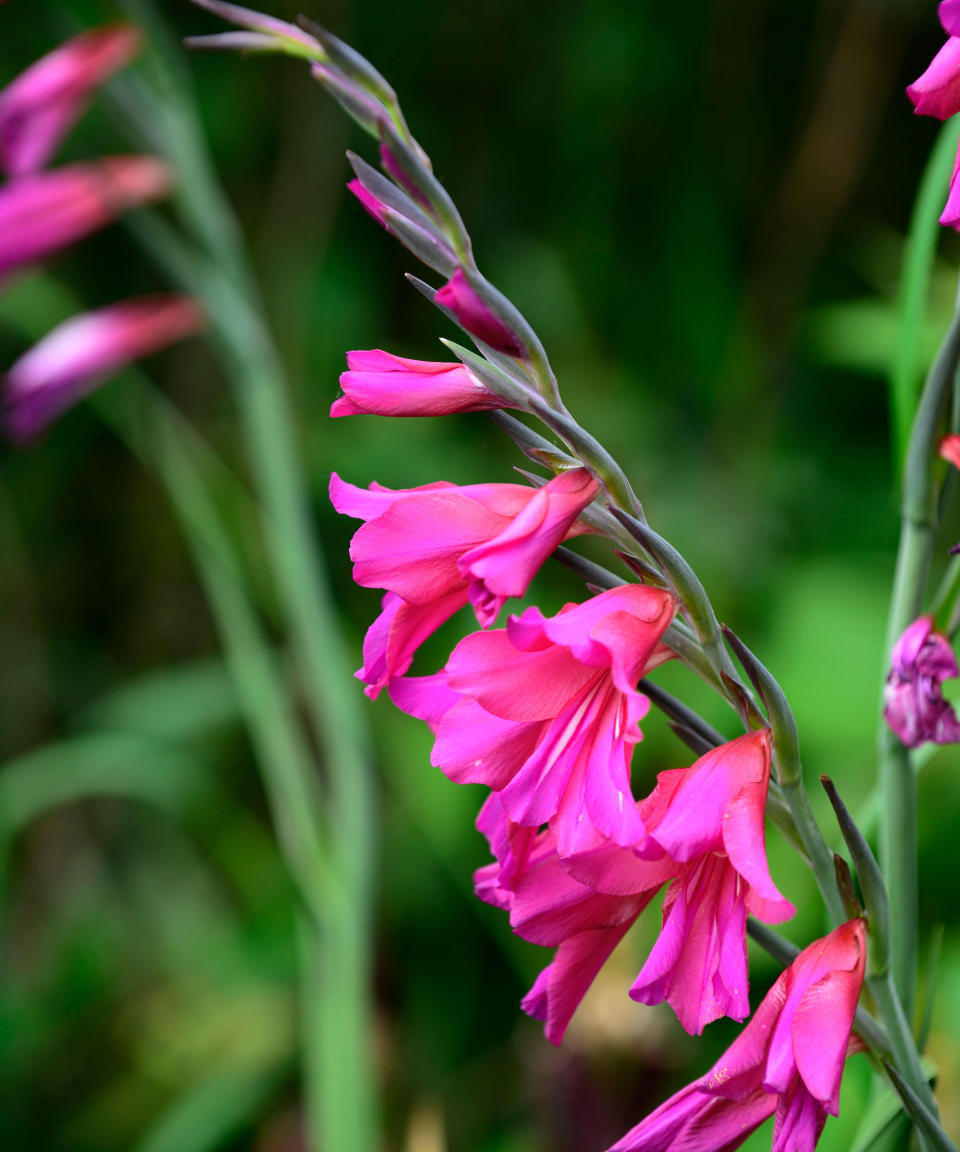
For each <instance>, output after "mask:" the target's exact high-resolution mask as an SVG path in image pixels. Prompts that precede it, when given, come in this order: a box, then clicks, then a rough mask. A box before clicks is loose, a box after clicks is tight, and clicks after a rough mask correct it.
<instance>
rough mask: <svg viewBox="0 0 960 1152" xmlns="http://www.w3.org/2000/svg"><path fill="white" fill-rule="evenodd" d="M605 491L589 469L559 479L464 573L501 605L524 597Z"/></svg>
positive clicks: (470, 556)
mask: <svg viewBox="0 0 960 1152" xmlns="http://www.w3.org/2000/svg"><path fill="white" fill-rule="evenodd" d="M599 490H600V485H599V484H598V483H597V481H596V480H594V479H593V477H592V476H591V475H590V473H589V472H587V470H586V469H585V468H577V469H575V470H574V471H573V472H563V473H561V474H560V475H559V476H555V477H554V478H553V479H552V480H551V481H550V482H549V483H548V484H545V485H544V487H543V488H540V489H538V490H537V491H536V492H535V493H534V494H533V496H532V497H531V499H530V500H529V501H528V502H527V504H526V507H525V508H524V509H523V510H522V511H521V512H520V513H519V515H517V516H516V517H515V518H514V519H513V520H512V521H511V522H510V523H509V524H508V525H507V526H506V528H504V529H503V531H502V532H500V533H499V534H498V535H497V536H494V537H491V538H490V539H488V540H486V541H484V542H483V543H481V544H478V545H477V546H476V547H475V548H472V549H471V550H470V551H469V552H465V553H464V554H463V555H462V556H461V557H460V561H459V564H460V570H461V572H462V573H463V574H464V576H466V577H469V578H470V579H472V580H474V581H477V582H479V583H480V584H482V585H483V586H484V587H485V589H486V590H487V591H488V592H490V593H492V594H493V595H494V596H497V597H499V598H500V599H501V600H503V599H506V598H507V597H509V596H522V595H523V594H524V593H525V592H526V590H527V588H528V587H529V585H530V581H531V580H532V579H533V577H534V576H535V575H536V574H537V572H538V571H539V569H540V567H541V565H542V564H543V562H544V560H546V558H547V557H548V556H549V555H550V553H551V552H553V550H554V549H555V548H556V547H557V546H558V545H559V544H560V543H561V542H562V541H563V540H564V538H565V537H566V536H567V534H568V533H569V531H570V529H571V528H572V527H573V524H574V521H575V520H576V518H577V517H578V516H579V515H580V513H581V512H582V511H583V510H584V508H586V507H587V505H588V504H590V503H591V501H592V500H593V498H594V497H595V496H596V494H597V492H598V491H599Z"/></svg>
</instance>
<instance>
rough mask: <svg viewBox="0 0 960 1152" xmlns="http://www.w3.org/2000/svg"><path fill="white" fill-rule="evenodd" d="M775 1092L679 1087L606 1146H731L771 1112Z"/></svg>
mask: <svg viewBox="0 0 960 1152" xmlns="http://www.w3.org/2000/svg"><path fill="white" fill-rule="evenodd" d="M776 1105H777V1098H776V1096H771V1095H769V1093H767V1092H764V1091H763V1090H762V1089H760V1090H758V1091H755V1092H753V1093H751V1094H750V1095H749V1096H747V1097H746V1098H745V1099H743V1100H737V1101H731V1100H725V1099H716V1098H714V1097H712V1096H706V1095H704V1093H703V1092H701V1091H699V1090H698V1088H697V1086H696V1085H695V1084H690V1085H688V1086H687V1087H686V1088H683V1089H681V1090H680V1091H679V1092H678V1093H676V1095H674V1096H671V1097H670V1099H669V1100H667V1101H666V1102H665V1103H664V1104H661V1105H660V1107H659V1108H658V1109H657V1110H656V1111H655V1112H651V1113H650V1115H649V1116H648V1117H647V1118H646V1119H645V1120H642V1121H641V1122H640V1123H639V1124H638V1125H637V1126H636V1127H635V1128H631V1130H630V1131H629V1132H628V1133H627V1134H626V1136H624V1137H623V1138H622V1139H621V1140H619V1141H618V1142H617V1143H616V1144H615V1145H614V1146H613V1147H612V1148H611V1149H609V1152H734V1149H736V1148H739V1147H740V1145H741V1144H742V1143H743V1142H744V1141H745V1140H746V1139H747V1137H748V1136H750V1135H751V1133H752V1132H753V1131H754V1130H755V1129H756V1128H759V1126H760V1125H761V1124H762V1123H763V1122H764V1120H766V1119H767V1118H768V1117H770V1116H772V1115H773V1113H774V1109H775V1108H776Z"/></svg>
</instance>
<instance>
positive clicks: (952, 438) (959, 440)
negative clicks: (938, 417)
mask: <svg viewBox="0 0 960 1152" xmlns="http://www.w3.org/2000/svg"><path fill="white" fill-rule="evenodd" d="M937 451H938V452H939V454H940V456H941V457H942V458H943V459H944V460H946V461H947V463H948V464H952V465H953V466H954V468H960V436H958V435H956V433H951V434H950V435H949V436H944V437H943V439H942V440H941V441H940V447H939V448H938V449H937Z"/></svg>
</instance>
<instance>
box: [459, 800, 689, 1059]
mask: <svg viewBox="0 0 960 1152" xmlns="http://www.w3.org/2000/svg"><path fill="white" fill-rule="evenodd" d="M477 827H478V828H479V829H480V831H481V832H483V834H484V835H485V836H486V837H487V840H488V842H489V844H490V850H491V852H493V854H494V856H495V857H496V862H495V863H493V864H488V865H486V866H485V867H483V868H480V869H478V870H477V872H476V873H475V874H474V887H475V889H476V893H477V895H478V896H479V897H480V899H481V900H483V901H485V902H486V903H487V904H492V905H493V906H494V907H497V908H502V909H504V910H506V911H508V912H509V913H510V924H511V927H512V928H513V930H514V932H516V933H517V935H518V936H522V937H523V939H524V940H528V941H529V942H530V943H532V944H539V945H541V946H543V947H546V948H554V949H556V951H555V953H554V956H553V959H552V960H551V962H550V963H549V964H548V965H547V966H546V968H544V969H543V971H542V972H541V973H540V975H539V976H538V977H537V979H536V981H535V983H534V985H533V987H532V988H531V989H530V991H529V992H528V993H527V995H526V996H525V997H524V998H523V1000H522V1001H521V1007H522V1008H523V1010H524V1012H526V1013H527V1015H529V1016H532V1017H533V1018H534V1019H535V1020H542V1021H543V1023H544V1033H545V1035H546V1037H547V1039H548V1040H549V1041H550V1042H551V1044H559V1043H560V1041H561V1040H562V1039H563V1035H564V1033H565V1031H566V1029H567V1025H568V1024H569V1023H570V1019H571V1017H572V1016H573V1014H574V1012H575V1011H576V1009H577V1007H578V1005H579V1004H580V1001H581V1000H582V999H583V997H584V995H585V994H586V992H587V989H588V988H589V987H590V985H591V984H592V983H593V980H594V978H595V977H596V975H597V973H598V972H599V971H600V969H601V968H602V967H603V965H604V963H605V962H606V960H607V958H608V957H609V955H610V953H611V952H612V951H613V950H614V948H616V946H617V944H619V943H620V941H621V940H622V939H623V937H624V935H625V934H626V933H627V931H628V930H629V928H630V926H631V925H632V924H633V923H634V921H635V920H636V919H637V917H638V916H639V915H640V913H641V912H642V911H643V910H644V908H646V906H647V905H648V904H649V903H650V901H651V900H652V899H653V897H654V896H655V895H656V893H657V890H658V889H659V888H660V887H661V885H662V884H663V882H664V880H665V879H667V878H668V877H669V875H670V874H671V871H672V870H673V869H674V866H673V865H672V862H660V863H658V864H650V863H648V862H646V861H642V862H639V864H638V862H637V860H636V857H634V856H633V855H632V854H631V853H629V852H628V851H627V850H626V849H624V848H620V847H618V846H617V845H614V844H612V843H609V842H608V843H607V844H606V845H605V847H604V848H602V849H601V851H602V852H603V853H604V854H605V856H606V858H607V859H608V862H609V864H610V867H611V869H617V870H618V871H619V872H620V876H621V883H622V886H623V888H624V889H625V891H624V892H623V893H621V894H618V895H616V896H610V895H605V894H603V893H600V892H596V891H594V889H592V888H590V887H588V886H587V885H585V884H580V883H579V882H578V881H577V880H575V879H574V878H573V877H572V876H570V875H569V873H568V872H566V871H565V869H564V867H563V864H562V862H561V860H560V857H559V855H558V853H557V841H556V837H555V836H554V835H553V833H552V832H550V831H543V832H537V830H536V829H534V828H523V827H522V826H520V825H518V824H514V823H513V821H511V820H510V819H509V818H508V817H507V815H506V813H505V812H504V809H503V806H502V804H501V801H500V797H499V795H498V794H497V793H496V792H493V793H491V795H490V796H489V797H488V798H487V801H486V802H485V804H484V806H483V808H482V809H481V811H480V815H479V817H478V819H477ZM627 889H629V891H628V890H627Z"/></svg>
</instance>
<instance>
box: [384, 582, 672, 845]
mask: <svg viewBox="0 0 960 1152" xmlns="http://www.w3.org/2000/svg"><path fill="white" fill-rule="evenodd" d="M675 610H676V602H675V601H674V599H673V597H672V596H671V595H670V594H669V593H667V592H664V591H662V590H661V589H657V588H651V587H648V586H645V585H639V584H628V585H623V586H621V587H618V588H613V589H611V590H610V591H608V592H603V593H601V594H600V595H599V596H595V597H593V598H592V599H590V600H587V601H586V602H585V603H583V604H568V605H567V606H566V607H565V608H564V609H562V610H561V611H560V613H559V614H558V615H556V616H553V617H551V618H546V617H544V616H543V615H542V613H541V612H540V611H539V610H538V609H536V608H528V609H527V610H526V611H525V612H524V613H523V614H522V615H520V616H511V617H510V619H509V621H508V623H507V627H506V629H500V630H498V631H494V632H485V633H484V632H480V633H475V634H474V635H472V636H468V637H467V638H466V639H465V640H463V641H461V642H460V644H458V645H457V647H456V648H455V649H454V651H453V654H452V655H451V657H450V660H449V661H448V663H447V666H446V669H445V681H444V680H443V678H442V677H441V678H427V679H426V680H424V681H421V682H420V685H419V688H420V689H421V690H422V691H421V695H420V696H419V698H417V690H418V688H417V686H415V687H413V688H411V690H410V692H409V693H408V694H407V695H406V696H405V699H404V701H403V703H401V704H400V706H401V707H404V708H406V710H408V711H410V712H412V713H413V714H414V715H417V716H424V717H426V716H430V717H431V718H432V723H433V726H434V730H435V732H436V742H435V744H434V749H433V763H434V764H436V765H437V766H439V767H440V768H441V769H442V770H443V771H444V772H445V773H446V774H447V776H449V777H450V778H451V779H452V780H455V781H456V782H458V783H461V784H466V783H479V784H486V785H487V786H488V787H489V788H491V789H493V791H495V792H497V793H499V796H500V802H501V804H502V805H503V809H504V812H505V813H506V815H507V816H508V817H509V819H510V820H512V821H513V822H514V823H516V824H520V825H522V826H524V827H528V828H537V827H539V826H540V825H541V824H544V823H546V822H548V821H549V822H550V826H551V829H552V831H553V832H554V834H555V835H556V837H557V842H558V849H559V852H560V855H561V856H563V857H567V856H570V855H572V854H574V853H576V852H579V851H586V850H587V849H591V848H594V847H596V846H597V845H598V844H600V843H602V841H603V839H604V838H605V837H608V838H609V839H611V840H613V841H615V842H616V843H617V844H624V845H628V844H635V843H636V842H637V841H639V840H640V839H641V837H642V836H643V834H644V826H643V821H642V820H641V818H640V816H639V814H638V812H637V808H636V805H635V803H634V800H633V797H632V795H631V792H630V778H629V765H630V755H631V751H632V748H633V745H634V744H635V743H636V742H637V741H638V740H640V739H641V733H640V729H639V727H638V721H639V720H640V719H641V718H642V717H643V716H644V715H646V712H647V710H648V708H649V700H648V699H647V697H646V696H644V695H643V694H642V693H640V692H638V691H637V690H636V685H637V681H638V680H639V678H640V677H641V676H642V675H643V674H644V673H645V672H647V671H649V670H650V669H651V668H653V667H655V666H656V665H657V664H659V663H662V662H663V660H665V659H668V658H669V656H670V655H671V653H670V652H669V650H668V649H666V648H665V647H664V646H663V645H662V644H661V643H660V641H661V637H662V636H663V634H664V632H665V631H666V629H667V627H668V625H669V624H670V621H671V620H672V619H673V615H674V612H675ZM451 693H452V695H451ZM438 695H439V699H438ZM454 698H457V700H458V702H457V703H455V704H453V705H452V706H449V703H450V700H452V699H454ZM444 708H446V709H447V710H446V711H443V709H444Z"/></svg>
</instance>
